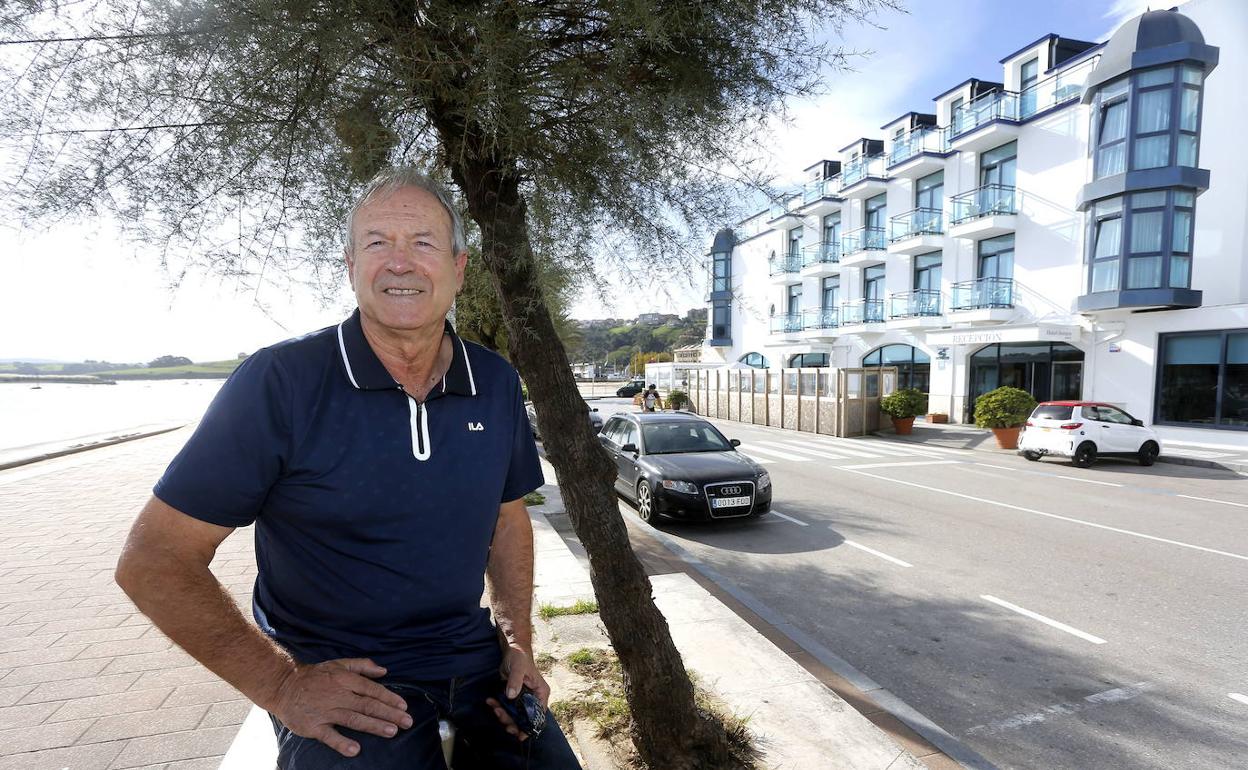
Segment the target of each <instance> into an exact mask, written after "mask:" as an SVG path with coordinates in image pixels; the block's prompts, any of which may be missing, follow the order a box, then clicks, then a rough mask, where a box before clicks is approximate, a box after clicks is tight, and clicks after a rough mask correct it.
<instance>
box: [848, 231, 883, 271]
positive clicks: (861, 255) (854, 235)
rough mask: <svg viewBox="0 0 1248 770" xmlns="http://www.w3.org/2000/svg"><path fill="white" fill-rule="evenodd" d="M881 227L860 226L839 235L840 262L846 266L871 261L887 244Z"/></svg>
mask: <svg viewBox="0 0 1248 770" xmlns="http://www.w3.org/2000/svg"><path fill="white" fill-rule="evenodd" d="M885 241H886V239H885V237H884V228H882V227H860V228H858V229H857V230H850V231H849V232H848V233H846V234H845V235H843V236H841V264H842V265H844V266H846V267H852V266H854V265H861V264H864V263H866V262H873V261H875V260H877V259H879V258H880V257H882V256H883V253H882V252H883V251H884V249H885V247H886V246H887V243H886V242H885Z"/></svg>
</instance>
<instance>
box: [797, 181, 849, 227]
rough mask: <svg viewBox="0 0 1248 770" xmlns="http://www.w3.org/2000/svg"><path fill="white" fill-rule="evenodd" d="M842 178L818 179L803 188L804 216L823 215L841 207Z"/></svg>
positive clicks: (802, 210)
mask: <svg viewBox="0 0 1248 770" xmlns="http://www.w3.org/2000/svg"><path fill="white" fill-rule="evenodd" d="M840 188H841V178H840V176H834V177H829V178H827V179H816V180H815V181H813V182H808V183H807V184H806V186H805V187H803V188H802V203H801V213H802V215H803V216H820V217H821V216H823V215H824V214H831V213H832V212H833V211H837V210H839V209H840V208H841V195H840Z"/></svg>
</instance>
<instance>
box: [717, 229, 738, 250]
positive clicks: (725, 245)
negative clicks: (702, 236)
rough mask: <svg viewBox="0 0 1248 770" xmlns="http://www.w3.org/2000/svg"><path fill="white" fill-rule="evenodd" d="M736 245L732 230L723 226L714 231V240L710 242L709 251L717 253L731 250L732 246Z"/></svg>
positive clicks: (735, 237)
mask: <svg viewBox="0 0 1248 770" xmlns="http://www.w3.org/2000/svg"><path fill="white" fill-rule="evenodd" d="M736 245H737V236H736V234H735V233H734V232H732V228H731V227H725V228H724V229H722V230H720V231H719V232H717V233H715V242H714V243H712V244H711V253H712V254H715V253H719V252H723V251H727V252H731V251H732V249H733V247H734V246H736Z"/></svg>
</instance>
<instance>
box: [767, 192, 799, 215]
mask: <svg viewBox="0 0 1248 770" xmlns="http://www.w3.org/2000/svg"><path fill="white" fill-rule="evenodd" d="M801 205H802V196H801V195H789V196H787V197H786V198H785V199H784V200H781V201H772V203H771V208H770V209H769V211H768V213H769V216H768V219H779V218H780V217H782V216H784V215H785V214H792V213H793V212H794V211H796V210H797V209H798V208H800V207H801Z"/></svg>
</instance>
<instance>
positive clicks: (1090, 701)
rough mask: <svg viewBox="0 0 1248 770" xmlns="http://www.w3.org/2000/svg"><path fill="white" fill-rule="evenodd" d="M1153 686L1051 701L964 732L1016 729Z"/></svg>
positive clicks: (1138, 684) (1125, 698)
mask: <svg viewBox="0 0 1248 770" xmlns="http://www.w3.org/2000/svg"><path fill="white" fill-rule="evenodd" d="M1154 687H1156V685H1154V684H1153V683H1152V682H1136V683H1135V684H1132V685H1126V686H1124V687H1115V688H1114V689H1112V690H1105V691H1104V692H1098V693H1094V694H1092V695H1088V696H1087V697H1085V698H1084V699H1083V701H1082V702H1073V703H1072V702H1069V701H1067V702H1064V703H1052V704H1049V705H1048V706H1045V707H1044V708H1042V709H1040V710H1039V711H1031V712H1027V713H1024V714H1015V715H1014V716H1011V717H1006V718H1005V719H998V720H996V721H995V722H989V723H988V724H986V725H975V726H974V727H972V728H970V729H969V730H967V731H966V732H967V734H968V735H970V734H973V733H983V732H988V733H998V732H1002V731H1004V730H1017V729H1019V728H1020V727H1026V726H1028V725H1032V724H1037V723H1039V722H1044V721H1045V720H1047V719H1048V718H1049V717H1050V716H1060V715H1066V714H1077V713H1079V712H1080V711H1085V710H1087V709H1089V708H1092V707H1093V706H1102V705H1105V704H1110V703H1122V702H1124V701H1129V700H1131V699H1132V698H1134V697H1136V696H1138V695H1143V694H1144V693H1145V692H1147V691H1149V690H1151V689H1153V688H1154Z"/></svg>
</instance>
